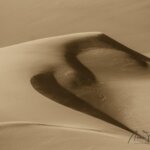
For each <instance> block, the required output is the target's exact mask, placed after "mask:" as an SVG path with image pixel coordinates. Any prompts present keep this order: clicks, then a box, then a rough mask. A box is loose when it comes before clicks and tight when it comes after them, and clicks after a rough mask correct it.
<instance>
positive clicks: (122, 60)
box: [0, 32, 150, 150]
mask: <svg viewBox="0 0 150 150" xmlns="http://www.w3.org/2000/svg"><path fill="white" fill-rule="evenodd" d="M149 62H150V58H149V57H146V56H144V55H142V54H140V53H137V52H136V51H134V50H132V49H130V48H128V47H126V46H124V45H122V44H120V43H119V42H117V41H115V40H113V39H112V38H110V37H108V36H106V35H105V34H102V33H99V32H89V33H78V34H71V35H65V36H58V37H52V38H46V39H40V40H36V41H31V42H26V43H22V44H18V45H14V46H10V47H5V48H1V49H0V66H1V68H2V69H1V70H0V73H1V78H0V82H1V84H0V88H1V89H2V90H1V91H0V92H1V93H0V102H1V106H0V111H1V116H2V117H1V120H0V121H1V126H0V130H1V134H0V136H1V138H2V141H1V142H0V144H1V145H2V147H3V149H4V150H5V149H10V148H11V147H10V146H9V145H12V146H13V148H14V149H16V148H21V149H23V148H27V149H35V148H36V149H42V148H43V146H45V147H44V148H45V149H46V148H47V149H48V148H50V147H51V146H53V149H60V148H62V144H63V145H64V144H65V143H66V141H65V140H61V139H62V135H65V136H64V137H65V138H66V139H68V137H69V138H70V137H73V138H74V139H73V140H72V138H71V139H70V141H69V142H70V144H67V145H65V146H66V147H64V148H65V149H66V148H67V146H68V149H69V148H70V147H71V146H72V144H73V147H74V145H77V147H76V146H75V148H77V149H84V148H86V149H87V148H89V149H90V147H89V145H88V144H86V145H84V142H85V141H88V140H89V141H91V145H92V146H93V145H94V147H91V149H92V148H93V149H94V148H95V149H99V146H102V147H103V148H108V149H109V148H111V147H110V145H114V144H115V143H117V144H118V145H117V146H116V148H117V147H118V148H119V147H121V146H122V145H123V146H124V147H125V149H128V148H129V149H132V148H133V145H132V144H131V145H130V144H128V143H127V141H128V139H129V137H130V135H131V133H134V132H135V130H138V131H139V132H140V131H142V130H146V131H148V130H149V125H148V123H150V119H149V116H148V115H146V114H148V112H149V106H148V104H149V92H148V87H149V84H148V83H149V82H150V80H149V73H150V68H149ZM6 81H7V83H9V84H6ZM137 83H138V84H137ZM139 86H140V87H139ZM137 91H138V92H137ZM141 106H142V108H141ZM16 121H17V122H18V123H17V124H20V126H19V127H18V125H17V124H16V123H15V122H16ZM22 121H23V122H24V121H25V122H31V123H29V124H30V125H31V124H32V125H31V126H32V127H31V126H30V125H26V124H28V123H26V124H22V123H21V122H22ZM12 122H14V123H13V124H12ZM34 122H39V123H34ZM145 122H146V123H147V124H145ZM7 124H8V125H7ZM51 124H52V125H54V126H51ZM5 127H6V128H5ZM64 127H66V128H65V129H64ZM58 128H59V129H58ZM31 130H35V133H34V132H31ZM81 130H83V131H85V132H82V131H81ZM15 131H16V132H15ZM91 131H92V133H91ZM97 131H101V132H103V133H108V134H111V135H113V137H111V138H109V137H106V139H108V140H105V139H104V138H105V135H104V136H103V135H101V134H97ZM68 132H69V133H68ZM94 132H96V134H95V133H94ZM37 133H39V136H37ZM67 133H68V134H67ZM9 134H11V135H12V136H10V137H8V135H9ZM41 134H42V136H41ZM55 134H56V135H58V136H57V137H55ZM139 134H140V135H141V133H139ZM43 136H44V137H43ZM82 136H83V139H80V140H81V141H82V142H83V143H82V142H81V143H80V144H79V145H78V144H77V143H76V142H78V140H79V139H78V138H77V137H82ZM115 136H119V137H120V136H121V137H123V139H122V138H121V137H120V138H117V139H116V138H115ZM141 136H143V135H141ZM19 137H20V140H21V144H19V145H18V144H17V143H20V142H18V141H17V139H18V138H19ZM12 138H13V139H14V140H13V141H12V140H11V139H12ZM5 139H7V140H5ZM34 139H36V140H35V141H34V142H33V140H34ZM49 139H53V140H49ZM92 139H93V140H92ZM31 141H32V142H31ZM39 141H40V142H39ZM37 143H38V144H39V145H38V144H37ZM43 143H45V144H43ZM54 143H56V144H54ZM86 143H87V142H86ZM108 143H109V144H110V145H108ZM53 144H54V145H53ZM82 144H83V145H82ZM89 144H90V143H89ZM25 145H27V146H25ZM17 146H18V147H17ZM108 146H109V147H108ZM143 146H144V148H147V145H143ZM143 146H142V147H143ZM137 148H139V147H137Z"/></svg>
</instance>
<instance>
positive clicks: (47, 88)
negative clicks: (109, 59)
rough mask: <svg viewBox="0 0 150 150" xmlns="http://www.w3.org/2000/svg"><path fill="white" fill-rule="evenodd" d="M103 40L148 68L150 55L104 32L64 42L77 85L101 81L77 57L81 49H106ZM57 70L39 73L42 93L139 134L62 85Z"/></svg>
mask: <svg viewBox="0 0 150 150" xmlns="http://www.w3.org/2000/svg"><path fill="white" fill-rule="evenodd" d="M101 42H104V43H107V44H109V45H110V47H112V48H115V49H116V50H119V51H123V52H125V53H127V54H129V56H130V57H131V58H132V59H135V60H136V61H137V62H139V65H141V66H143V67H147V65H148V64H147V61H150V59H149V58H148V57H146V56H144V55H141V54H139V53H137V52H135V51H133V50H131V49H130V48H128V47H126V46H124V45H122V44H120V43H118V42H117V41H115V40H113V39H111V38H109V37H108V36H106V35H103V34H102V35H98V36H96V37H88V38H83V39H81V40H75V41H72V42H69V43H67V44H65V45H64V48H65V52H64V57H65V60H66V62H67V64H68V65H69V66H70V67H71V68H72V69H73V70H75V72H76V78H75V79H74V81H73V82H72V84H73V86H74V87H76V88H78V87H80V86H85V85H86V86H91V85H92V84H94V83H97V81H96V77H95V76H94V74H93V73H92V72H91V71H90V70H89V69H88V68H87V67H86V66H84V65H83V64H82V63H81V62H80V61H79V60H78V58H77V56H78V55H79V54H80V53H81V52H84V51H86V49H88V48H92V47H93V48H94V47H96V48H102V47H103V46H104V45H101ZM105 48H106V47H105ZM50 67H51V66H50ZM54 69H55V68H53V69H51V68H50V69H49V71H47V72H44V73H39V74H37V75H35V76H33V77H32V79H31V84H32V86H33V87H34V88H35V89H36V90H37V91H38V92H40V93H41V94H43V95H44V96H46V97H48V98H50V99H51V100H53V101H55V102H57V103H59V104H62V105H64V106H67V107H69V108H71V109H74V110H77V111H80V112H83V113H85V114H88V115H91V116H94V117H96V118H98V119H101V120H104V121H106V122H109V123H111V124H113V125H116V126H118V127H120V128H122V129H125V130H127V131H130V132H132V133H135V132H134V131H133V130H132V129H130V128H128V127H127V126H125V125H123V124H122V123H120V122H119V121H117V120H115V119H113V118H112V117H111V116H108V115H107V114H105V113H104V112H101V111H100V110H98V109H96V108H94V107H93V106H91V105H90V104H88V103H87V102H85V101H84V100H83V99H81V98H80V97H78V96H76V95H75V94H73V93H72V92H70V91H69V90H68V89H66V88H65V87H63V85H60V84H59V83H58V81H57V79H56V78H55V76H54V73H55V72H54V71H53V70H54Z"/></svg>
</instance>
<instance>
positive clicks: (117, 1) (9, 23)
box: [0, 0, 150, 52]
mask: <svg viewBox="0 0 150 150" xmlns="http://www.w3.org/2000/svg"><path fill="white" fill-rule="evenodd" d="M149 16H150V1H149V0H94V1H92V0H81V1H80V0H55V1H54V0H51V1H49V0H43V1H40V0H26V1H20V0H12V1H10V0H0V19H1V20H0V21H1V24H0V47H2V46H7V45H12V44H14V43H20V42H23V41H30V40H34V39H37V38H43V37H49V36H56V35H63V34H70V33H78V32H89V31H92V32H93V31H102V32H104V33H106V34H107V35H109V36H111V37H113V38H114V39H116V40H119V41H120V42H121V43H124V44H125V45H127V46H129V47H131V48H133V49H135V50H137V51H140V52H148V51H149V47H150V42H149V39H150V28H149V26H150V20H149V19H148V18H149Z"/></svg>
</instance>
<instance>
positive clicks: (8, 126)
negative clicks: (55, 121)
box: [0, 122, 132, 150]
mask: <svg viewBox="0 0 150 150" xmlns="http://www.w3.org/2000/svg"><path fill="white" fill-rule="evenodd" d="M127 138H128V137H122V136H117V135H114V134H113V135H111V134H107V133H104V132H99V131H93V130H90V129H88V130H84V129H76V128H69V127H63V126H55V125H48V124H40V123H29V122H28V123H27V122H26V123H25V122H24V123H23V122H19V123H17V122H14V123H3V124H1V125H0V139H1V140H0V147H1V148H3V150H5V149H7V150H8V149H18V148H19V149H22V150H25V149H28V150H33V149H37V150H42V149H44V150H48V149H57V150H62V149H73V150H75V149H79V150H80V149H82V150H84V149H97V150H98V149H99V147H101V148H106V147H108V146H107V144H108V143H110V144H114V143H117V145H116V146H115V147H116V148H119V147H120V148H121V147H123V149H126V148H127V147H128V144H127V143H126V141H127V140H128V139H127ZM131 147H132V145H131ZM108 149H109V147H108Z"/></svg>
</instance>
